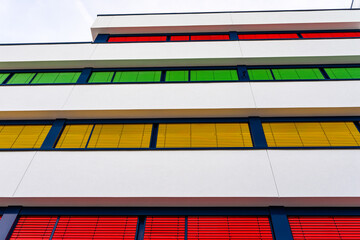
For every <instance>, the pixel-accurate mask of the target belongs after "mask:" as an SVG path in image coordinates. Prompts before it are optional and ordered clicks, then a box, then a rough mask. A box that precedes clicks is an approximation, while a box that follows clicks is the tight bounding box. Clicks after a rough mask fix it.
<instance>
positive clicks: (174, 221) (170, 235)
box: [144, 217, 185, 240]
mask: <svg viewBox="0 0 360 240" xmlns="http://www.w3.org/2000/svg"><path fill="white" fill-rule="evenodd" d="M184 238H185V217H147V218H146V225H145V236H144V239H146V240H163V239H184Z"/></svg>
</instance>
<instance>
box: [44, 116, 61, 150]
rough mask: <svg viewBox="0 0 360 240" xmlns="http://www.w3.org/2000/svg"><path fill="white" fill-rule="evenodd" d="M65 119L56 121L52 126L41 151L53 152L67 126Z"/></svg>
mask: <svg viewBox="0 0 360 240" xmlns="http://www.w3.org/2000/svg"><path fill="white" fill-rule="evenodd" d="M65 121H66V120H65V119H56V120H55V121H54V123H53V125H52V126H51V129H50V131H49V133H48V135H47V136H46V138H45V140H44V142H43V144H42V145H41V147H40V149H42V150H51V149H53V148H54V147H55V144H56V142H57V140H58V139H59V137H60V135H61V132H62V130H63V128H64V125H65Z"/></svg>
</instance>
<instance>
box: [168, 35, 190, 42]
mask: <svg viewBox="0 0 360 240" xmlns="http://www.w3.org/2000/svg"><path fill="white" fill-rule="evenodd" d="M189 40H190V36H171V37H170V41H189Z"/></svg>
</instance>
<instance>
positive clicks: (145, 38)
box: [108, 36, 166, 42]
mask: <svg viewBox="0 0 360 240" xmlns="http://www.w3.org/2000/svg"><path fill="white" fill-rule="evenodd" d="M165 41H166V36H139V37H109V40H108V42H165Z"/></svg>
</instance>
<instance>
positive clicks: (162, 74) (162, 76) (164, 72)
mask: <svg viewBox="0 0 360 240" xmlns="http://www.w3.org/2000/svg"><path fill="white" fill-rule="evenodd" d="M165 80H166V71H165V70H163V71H161V77H160V82H165Z"/></svg>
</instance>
